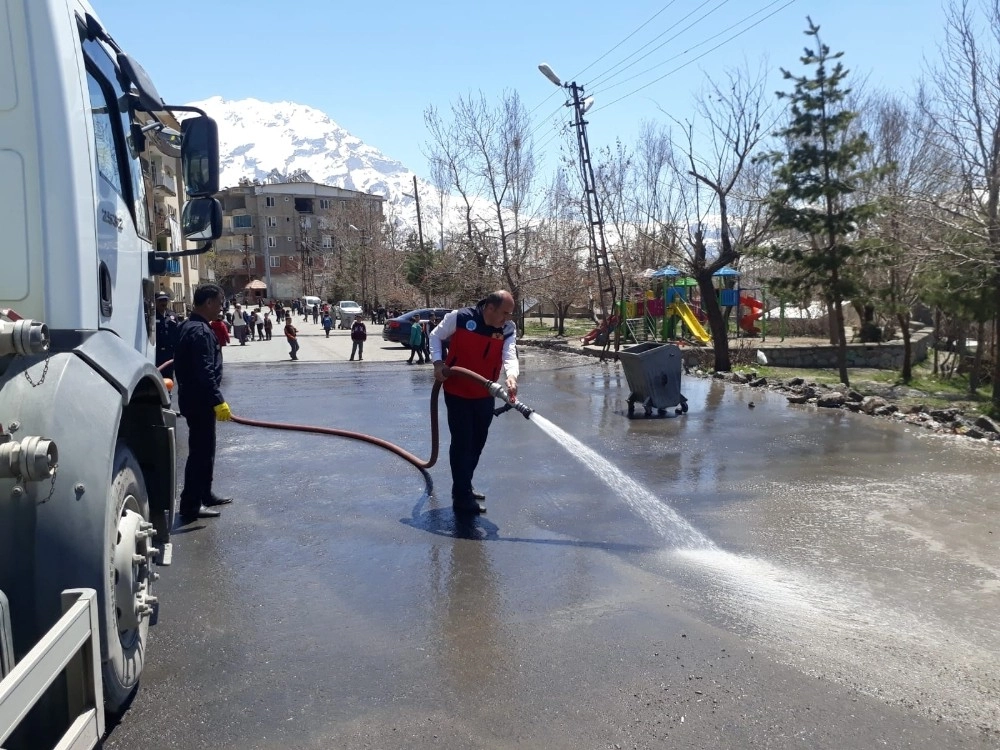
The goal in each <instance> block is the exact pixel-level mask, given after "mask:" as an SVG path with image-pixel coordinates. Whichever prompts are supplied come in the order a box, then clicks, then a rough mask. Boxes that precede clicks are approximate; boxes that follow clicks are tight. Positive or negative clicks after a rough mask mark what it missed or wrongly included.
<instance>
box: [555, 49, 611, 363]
mask: <svg viewBox="0 0 1000 750" xmlns="http://www.w3.org/2000/svg"><path fill="white" fill-rule="evenodd" d="M538 69H539V70H540V71H541V73H542V75H544V76H545V77H546V78H548V79H549V80H550V81H552V83H554V84H555V85H556V86H559V87H561V88H564V89H567V90H568V91H569V92H570V95H571V96H572V98H573V101H572V102H567V103H566V106H567V107H570V106H572V107H573V114H574V117H573V127H574V128H576V140H577V146H578V147H579V149H580V167H581V170H580V171H581V173H582V176H583V189H584V193H585V195H586V198H587V219H588V221H587V232H588V234H589V235H590V247H591V252H592V255H593V260H594V270H595V271H596V273H597V288H598V303H599V304H600V306H601V314H602V316H603V317H604V321H605V323H607V321H608V320H609V318H610V315H611V313H613V312H615V305H616V302H617V294H616V291H615V282H614V279H613V278H612V276H611V264H610V263H609V262H608V250H607V243H606V242H605V239H604V216H603V214H602V213H601V202H600V199H599V198H598V196H597V186H596V180H595V179H594V166H593V163H592V162H591V160H590V143H589V142H588V140H587V121H586V120H584V119H583V116H584V114H585V113H586V112H587V110H588V109H590V106H591V105H592V104H593V103H594V97H592V96H591V97H588V98H587V99H583V97H582V94H583V86H579V85H577V83H576V81H574V82H572V83H563V82H562V80H560V78H559V76H557V75H556V74H555V72H554V71H553V70H552V68H550V67H549V65H548V64H547V63H542V64H541V65H539V66H538ZM622 283H623V286H624V279H623V280H622ZM623 291H624V289H623ZM609 298H610V303H611V306H610V311H609V307H608V299H609ZM609 333H610V332H609ZM619 336H620V332H619V327H618V326H615V338H614V342H615V351H618V346H619V342H620V338H619ZM610 343H611V337H610V336H609V337H608V339H607V343H606V344H605V346H604V348H605V350H607V348H608V345H609V344H610Z"/></svg>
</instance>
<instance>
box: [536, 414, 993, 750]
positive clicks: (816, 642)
mask: <svg viewBox="0 0 1000 750" xmlns="http://www.w3.org/2000/svg"><path fill="white" fill-rule="evenodd" d="M530 421H531V422H532V423H533V424H535V425H536V426H538V427H539V428H540V429H542V430H543V431H544V432H545V433H546V434H547V435H549V436H550V437H552V438H553V439H554V440H555V441H556V442H557V443H559V445H561V446H562V447H563V448H565V449H566V450H567V451H568V452H569V453H570V454H571V455H572V456H574V457H575V458H576V459H577V460H578V461H579V462H580V463H582V464H583V465H584V466H585V467H586V468H587V469H588V470H589V471H591V472H592V473H593V474H594V475H595V476H597V477H598V478H599V479H600V480H601V481H602V482H604V483H605V484H606V485H607V486H608V487H609V488H610V489H611V490H612V491H613V492H614V493H615V496H616V497H618V498H620V499H621V500H622V502H624V503H625V504H627V505H628V506H629V507H630V508H631V509H632V510H633V511H634V512H635V513H636V514H637V515H638V516H640V517H641V518H642V519H643V520H644V521H646V523H648V524H649V525H650V527H651V528H652V529H653V530H655V531H656V532H657V533H658V534H659V535H660V536H662V538H663V539H664V540H665V541H666V543H667V545H668V546H669V547H670V549H669V550H668V551H666V552H665V553H664V557H663V559H664V562H665V564H668V565H670V564H673V565H674V566H676V564H677V563H681V564H684V565H685V566H686V567H687V568H688V569H690V570H692V571H695V572H696V573H697V574H698V576H699V594H700V595H702V596H704V597H705V598H706V599H707V600H708V601H709V603H710V604H712V605H713V606H714V607H715V608H717V610H719V611H720V612H721V613H722V614H723V615H724V616H727V617H730V618H733V619H734V620H736V621H737V622H738V623H740V624H741V626H742V627H743V628H745V629H746V631H747V632H746V633H745V635H747V636H748V637H749V638H752V639H753V640H754V641H757V642H760V643H761V644H762V647H765V648H767V649H768V651H769V653H773V654H774V655H775V656H777V658H778V660H779V661H783V662H784V663H786V664H788V665H790V666H793V667H795V668H796V669H799V670H801V671H803V672H805V673H806V674H814V675H816V676H819V677H823V678H824V679H830V680H835V681H837V682H840V683H843V684H847V685H850V686H851V687H853V688H855V689H857V690H859V691H860V692H863V693H865V694H868V695H873V696H877V697H879V698H880V699H882V700H884V701H887V702H889V703H897V704H900V705H903V706H906V707H907V708H915V709H917V710H921V711H923V712H925V713H929V714H930V715H932V716H940V717H943V718H946V719H950V720H954V721H961V722H965V723H971V724H974V725H976V726H978V727H980V728H984V729H988V730H990V731H1000V677H998V670H997V669H996V665H997V663H998V655H997V653H996V650H995V649H994V650H991V649H990V648H984V647H983V645H982V644H974V643H972V642H970V641H968V640H965V639H964V638H963V637H962V635H961V634H958V633H956V632H955V629H954V627H952V626H949V625H947V624H945V623H943V622H939V621H935V620H934V619H933V618H929V617H926V616H921V617H919V618H918V616H917V615H915V614H914V613H912V612H908V611H902V610H899V609H898V608H896V609H894V608H892V607H888V606H886V605H885V604H884V603H882V602H880V601H879V600H877V599H876V598H875V597H873V596H871V595H870V594H868V593H867V592H865V591H863V590H861V589H859V588H856V587H854V586H850V585H848V584H846V583H843V584H839V585H838V583H837V582H836V581H834V580H832V579H831V580H827V579H823V580H820V579H818V578H815V577H812V576H809V575H808V574H804V573H802V572H799V571H794V570H790V569H787V568H782V567H780V566H778V565H775V564H772V563H769V562H767V561H765V560H762V559H759V558H754V557H749V556H743V555H736V554H733V553H730V552H726V551H724V550H722V549H720V548H719V547H718V546H717V545H716V544H715V543H714V542H712V540H710V539H709V538H708V537H706V536H705V535H704V534H702V533H701V532H700V531H698V530H697V529H696V528H694V526H692V525H691V524H690V523H689V522H688V521H686V520H685V519H684V518H682V517H681V516H680V515H679V514H678V513H677V512H676V511H674V510H673V509H672V508H670V507H668V506H667V505H665V504H664V503H663V502H662V501H661V500H659V499H658V498H657V497H656V496H655V495H653V494H652V493H651V492H649V490H647V489H646V488H644V487H643V486H642V485H640V484H639V483H637V482H636V481H634V480H633V479H631V478H629V477H628V476H627V475H625V474H624V473H623V472H622V471H620V470H619V469H618V468H616V467H615V466H613V465H612V464H611V463H610V462H608V461H607V460H606V459H605V458H604V457H602V456H601V455H600V454H599V453H597V452H596V451H594V450H592V449H591V448H588V447H587V446H585V445H584V444H582V443H581V442H580V441H579V440H577V439H576V438H574V437H573V436H572V435H569V434H568V433H567V432H565V431H564V430H562V429H561V428H560V427H558V426H557V425H555V424H553V423H552V422H551V421H549V420H547V419H545V418H544V417H541V416H540V415H538V414H537V413H536V414H534V415H533V416H532V417H531V420H530Z"/></svg>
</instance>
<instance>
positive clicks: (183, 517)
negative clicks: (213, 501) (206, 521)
mask: <svg viewBox="0 0 1000 750" xmlns="http://www.w3.org/2000/svg"><path fill="white" fill-rule="evenodd" d="M221 515H222V513H221V512H219V511H217V510H212V509H211V508H207V507H205V506H204V505H202V506H201V507H200V508H198V510H197V512H195V513H181V514H180V515H179V516H177V519H178V521H179V523H180V525H181V526H187V525H188V524H189V523H194V522H195V521H197V520H198V519H199V518H218V517H219V516H221Z"/></svg>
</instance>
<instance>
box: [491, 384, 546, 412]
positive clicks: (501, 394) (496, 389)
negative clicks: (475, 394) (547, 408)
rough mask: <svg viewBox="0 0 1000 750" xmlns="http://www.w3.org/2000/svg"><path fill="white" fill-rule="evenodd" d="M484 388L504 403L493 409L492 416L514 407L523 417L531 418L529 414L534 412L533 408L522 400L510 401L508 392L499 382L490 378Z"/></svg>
mask: <svg viewBox="0 0 1000 750" xmlns="http://www.w3.org/2000/svg"><path fill="white" fill-rule="evenodd" d="M486 390H488V391H489V392H490V395H491V396H493V397H494V398H498V399H500V400H501V401H503V402H504V405H503V406H502V407H500V408H499V409H495V410H494V411H493V414H494V416H500V415H501V414H503V413H504V412H505V411H508V410H509V409H516V410H517V411H518V412H520V413H521V414H522V415H524V418H525V419H531V415H532V414H534V413H535V410H534V409H532V408H531V407H530V406H528V405H527V404H525V403H524V402H522V401H511V398H510V394H509V393H508V392H507V389H506V388H504V387H503V386H502V385H500V384H499V383H495V382H493V381H492V380H491V381H489V382H488V383H487V384H486Z"/></svg>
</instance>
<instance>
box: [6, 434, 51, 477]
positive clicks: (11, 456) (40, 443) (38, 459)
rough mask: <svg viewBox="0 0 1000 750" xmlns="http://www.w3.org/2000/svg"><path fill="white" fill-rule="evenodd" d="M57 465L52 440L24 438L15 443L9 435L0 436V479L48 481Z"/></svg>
mask: <svg viewBox="0 0 1000 750" xmlns="http://www.w3.org/2000/svg"><path fill="white" fill-rule="evenodd" d="M58 463H59V451H58V450H57V449H56V444H55V442H53V441H52V440H47V439H45V438H42V437H26V438H21V440H19V441H16V440H12V439H11V437H10V435H0V478H3V479H9V478H12V477H23V478H24V479H27V480H30V481H39V480H42V479H48V478H49V477H51V476H52V474H53V473H54V472H55V470H56V464H58Z"/></svg>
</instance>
